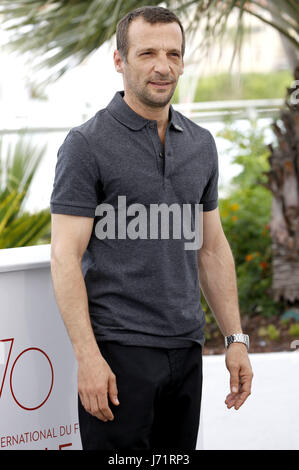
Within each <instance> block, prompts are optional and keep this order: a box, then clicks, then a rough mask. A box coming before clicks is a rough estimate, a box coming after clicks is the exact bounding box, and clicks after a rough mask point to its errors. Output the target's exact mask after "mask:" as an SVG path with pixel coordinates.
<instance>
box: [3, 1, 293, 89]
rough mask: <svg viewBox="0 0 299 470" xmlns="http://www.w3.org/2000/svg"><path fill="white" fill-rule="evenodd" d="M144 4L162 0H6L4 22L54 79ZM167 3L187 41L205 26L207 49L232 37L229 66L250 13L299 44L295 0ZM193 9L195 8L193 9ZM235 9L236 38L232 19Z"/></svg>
mask: <svg viewBox="0 0 299 470" xmlns="http://www.w3.org/2000/svg"><path fill="white" fill-rule="evenodd" d="M268 3H269V2H268ZM142 5H152V6H154V5H161V2H160V1H159V0H151V1H149V0H147V1H146V2H145V1H140V0H127V1H125V2H124V1H121V0H110V1H103V0H72V1H66V0H49V1H46V0H26V1H24V0H2V2H0V16H1V19H2V25H1V26H2V27H3V29H4V30H5V29H6V30H8V31H9V32H10V33H11V34H10V37H9V41H8V45H9V47H10V48H11V49H13V50H15V51H18V53H27V56H28V61H30V64H31V66H32V67H33V66H34V65H35V67H36V68H44V67H48V68H50V69H51V71H52V75H51V76H50V77H49V80H50V79H51V80H55V79H57V78H59V77H60V76H61V75H63V74H64V73H65V72H66V71H67V70H68V69H69V68H71V67H74V66H76V65H78V64H80V63H82V62H83V61H84V60H85V59H86V58H87V57H89V56H90V55H91V54H92V53H93V52H94V51H96V50H97V49H98V48H99V47H100V46H101V45H102V44H104V43H105V42H106V41H108V40H110V41H111V43H110V44H112V39H113V40H114V42H115V36H114V34H115V31H116V25H117V23H118V21H119V20H120V19H121V18H123V17H124V16H125V15H126V14H127V13H128V12H131V11H132V10H134V9H135V8H138V7H141V6H142ZM164 6H165V7H166V8H170V9H171V11H173V12H174V13H175V14H177V15H178V17H179V18H180V20H181V21H182V23H183V24H185V33H186V39H187V43H188V44H192V42H193V39H194V38H195V36H196V33H197V32H198V30H203V33H204V34H202V38H201V39H200V40H198V39H197V42H196V44H194V46H195V47H196V48H197V49H198V50H200V51H201V52H202V53H204V52H205V53H206V54H207V53H208V52H209V50H210V46H213V45H215V42H217V44H219V45H220V49H223V47H225V46H226V45H227V42H228V41H229V42H231V41H233V44H234V48H233V53H232V58H231V65H230V69H232V63H233V61H234V59H235V57H236V56H237V55H238V54H239V53H240V51H242V47H241V46H242V43H243V38H244V37H246V36H247V30H248V27H247V25H245V22H244V16H245V14H246V15H254V17H257V18H259V19H260V20H261V21H262V22H265V23H266V24H267V25H268V26H271V27H272V28H274V30H276V31H279V32H280V33H281V34H282V35H283V36H284V37H285V38H287V39H288V40H289V42H290V43H291V44H292V45H293V46H294V47H295V48H297V49H298V47H299V44H298V40H297V32H298V8H297V3H296V1H295V0H279V2H271V5H268V4H267V3H266V2H256V1H250V0H248V1H246V2H245V1H241V2H236V1H232V0H223V1H222V2H221V4H220V2H216V1H209V2H207V1H206V0H191V1H185V0H180V1H178V2H175V3H174V2H170V1H169V0H167V1H166V2H165V5H164ZM190 9H191V11H192V12H193V13H192V14H191V15H190ZM269 12H270V13H271V14H270V15H269ZM235 13H237V15H235V16H234V18H235V20H234V27H233V33H234V34H233V38H232V37H231V36H232V28H231V26H230V24H229V23H230V22H229V19H230V17H231V14H235ZM269 16H270V17H269ZM272 18H273V19H272ZM28 53H29V54H28ZM241 53H242V52H241Z"/></svg>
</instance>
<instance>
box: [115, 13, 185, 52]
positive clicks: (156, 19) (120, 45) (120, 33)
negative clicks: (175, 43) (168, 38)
mask: <svg viewBox="0 0 299 470" xmlns="http://www.w3.org/2000/svg"><path fill="white" fill-rule="evenodd" d="M138 16H141V17H142V18H144V20H145V21H147V22H148V23H151V24H155V23H174V22H175V23H178V25H179V26H180V28H181V31H182V36H183V40H182V56H184V53H185V32H184V28H183V25H182V23H181V22H180V20H179V18H178V17H177V16H176V15H175V14H174V13H173V12H172V11H170V10H168V9H167V8H163V7H155V6H143V7H140V8H136V9H135V10H132V11H130V12H129V13H127V14H126V15H125V16H124V17H123V18H121V19H120V20H119V22H118V23H117V26H116V48H117V49H118V50H119V52H120V54H121V56H122V58H123V59H124V60H125V61H127V55H128V50H129V42H128V29H129V26H130V23H131V22H132V21H133V20H134V19H135V18H137V17H138Z"/></svg>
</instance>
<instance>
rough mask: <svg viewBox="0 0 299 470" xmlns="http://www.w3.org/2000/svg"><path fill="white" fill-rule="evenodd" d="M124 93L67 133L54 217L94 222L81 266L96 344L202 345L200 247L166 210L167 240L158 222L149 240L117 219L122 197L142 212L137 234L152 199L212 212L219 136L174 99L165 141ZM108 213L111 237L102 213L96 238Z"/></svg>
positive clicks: (133, 217) (132, 217)
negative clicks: (189, 243) (177, 230)
mask: <svg viewBox="0 0 299 470" xmlns="http://www.w3.org/2000/svg"><path fill="white" fill-rule="evenodd" d="M123 96H124V91H118V92H116V93H115V95H114V97H113V99H112V100H111V101H110V103H109V104H108V106H107V107H106V108H104V109H101V110H99V111H98V112H97V113H96V114H95V115H94V116H93V117H92V118H91V119H89V120H88V121H87V122H85V123H83V124H81V125H79V126H76V127H73V128H72V129H71V130H70V132H69V133H68V134H67V136H66V138H65V140H64V142H63V143H62V145H61V146H60V148H59V150H58V156H57V163H56V169H55V178H54V184H53V190H52V194H51V199H50V208H51V213H52V214H70V215H78V216H84V217H91V218H94V224H93V229H92V234H91V237H90V240H89V243H88V246H87V249H86V251H85V253H84V255H83V258H82V272H83V275H84V280H85V284H86V290H87V295H88V307H89V312H90V318H91V323H92V327H93V331H94V333H95V336H96V338H97V340H98V341H100V342H101V341H107V340H114V341H117V342H119V343H121V344H126V345H142V346H154V347H166V348H169V347H176V348H177V347H186V346H190V345H192V344H193V343H194V342H197V343H200V344H201V345H202V346H203V344H204V340H205V338H204V332H203V328H204V324H205V315H204V312H203V310H202V307H201V301H200V285H199V277H198V259H197V257H198V249H191V250H190V249H189V250H187V249H185V246H186V245H185V243H186V238H184V237H183V236H182V237H181V238H176V237H175V236H174V230H173V228H172V224H171V219H172V216H171V214H170V219H169V222H170V223H169V237H168V238H167V237H164V236H162V235H161V231H160V230H161V226H162V224H163V223H164V222H163V223H162V222H161V221H160V219H158V220H159V230H158V236H156V237H151V235H150V232H149V230H148V231H147V232H144V231H143V236H141V235H140V231H138V229H140V225H141V223H139V227H137V225H138V224H137V225H136V223H135V225H133V227H135V230H136V233H137V235H136V237H135V238H134V237H131V236H130V237H129V236H126V235H124V233H125V232H124V231H123V228H124V226H123V227H122V229H120V228H119V227H120V225H118V223H117V221H120V220H123V219H121V218H120V216H121V215H123V214H124V213H125V212H124V206H120V204H119V203H120V200H122V202H124V201H125V204H126V207H125V209H126V210H127V209H128V208H129V207H131V209H134V208H135V209H136V208H137V209H138V208H139V207H140V205H142V207H143V208H145V209H146V211H145V212H146V214H145V219H144V218H143V219H139V222H140V220H142V221H143V222H144V223H143V224H142V225H143V227H142V229H143V230H144V229H145V227H148V226H149V225H150V224H151V223H152V221H151V219H150V210H149V209H150V206H152V205H160V204H162V203H165V204H167V207H170V205H171V204H174V203H175V204H176V205H177V206H179V207H181V208H182V207H183V205H186V204H187V205H188V204H189V206H190V207H191V212H192V207H193V205H194V204H195V203H197V204H203V206H202V208H203V210H204V211H210V210H212V209H215V208H216V207H217V204H218V190H217V189H218V188H217V184H218V154H217V149H216V145H215V141H214V138H213V136H212V134H211V133H210V131H208V130H207V129H205V128H203V127H201V126H199V125H197V124H195V123H194V122H193V121H191V120H190V119H188V118H187V117H185V116H184V115H182V114H181V113H180V112H178V111H175V110H174V108H173V106H172V105H170V109H169V122H168V126H167V130H166V134H165V142H164V146H163V144H162V142H161V140H160V137H159V135H158V128H157V121H154V120H150V119H146V118H144V117H142V116H140V115H139V114H137V113H136V112H135V111H133V109H132V108H130V107H129V106H128V105H127V103H126V102H125V101H124V100H123ZM120 196H122V197H121V198H120ZM133 204H137V206H133ZM138 204H139V206H138ZM156 207H157V206H156ZM101 208H106V209H107V208H112V210H110V212H109V210H108V209H107V211H106V212H104V211H102V212H101ZM147 209H148V210H147ZM108 213H109V214H110V216H111V215H113V213H114V215H115V220H116V222H115V226H116V229H115V231H114V235H113V230H110V229H109V230H110V231H109V230H108V224H107V219H106V229H107V236H106V238H105V237H104V236H103V235H101V234H102V233H103V231H105V230H104V226H105V224H104V223H103V222H104V220H105V216H106V218H107V214H108ZM137 214H138V213H137ZM192 214H193V218H192V221H193V223H194V213H193V212H192ZM143 215H144V213H143ZM110 216H109V217H110ZM117 217H119V219H117ZM173 217H174V216H173ZM109 220H111V217H110V219H109ZM134 220H135V221H136V212H134V211H133V212H132V211H131V212H130V211H128V213H127V217H126V227H128V224H129V223H133V224H134ZM145 222H147V225H146V224H145ZM110 227H112V228H113V225H112V226H110ZM193 228H194V225H193ZM133 232H134V230H133ZM144 233H145V235H144ZM108 235H109V236H108Z"/></svg>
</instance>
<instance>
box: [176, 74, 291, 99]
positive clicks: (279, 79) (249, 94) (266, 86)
mask: <svg viewBox="0 0 299 470" xmlns="http://www.w3.org/2000/svg"><path fill="white" fill-rule="evenodd" d="M292 80H293V75H292V74H291V72H290V71H288V70H280V71H277V72H271V73H243V74H240V78H238V77H237V76H236V75H230V74H228V73H222V74H218V75H213V76H209V77H203V78H199V80H198V83H197V87H196V91H195V95H194V101H195V102H202V101H222V100H250V99H267V98H272V99H273V98H284V97H285V90H286V88H287V87H288V86H289V85H290V82H292ZM177 97H178V92H177V93H176V94H175V99H177Z"/></svg>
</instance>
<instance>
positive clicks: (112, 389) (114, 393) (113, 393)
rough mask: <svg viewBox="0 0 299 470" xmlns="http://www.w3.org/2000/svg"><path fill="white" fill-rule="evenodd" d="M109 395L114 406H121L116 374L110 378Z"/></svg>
mask: <svg viewBox="0 0 299 470" xmlns="http://www.w3.org/2000/svg"><path fill="white" fill-rule="evenodd" d="M108 394H109V398H110V400H111V401H112V403H113V404H114V405H119V400H118V390H117V385H116V377H115V375H114V374H112V375H110V376H109V380H108Z"/></svg>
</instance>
